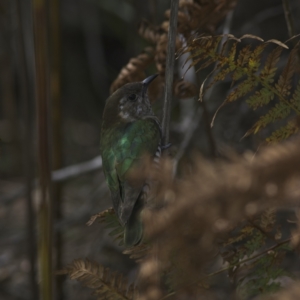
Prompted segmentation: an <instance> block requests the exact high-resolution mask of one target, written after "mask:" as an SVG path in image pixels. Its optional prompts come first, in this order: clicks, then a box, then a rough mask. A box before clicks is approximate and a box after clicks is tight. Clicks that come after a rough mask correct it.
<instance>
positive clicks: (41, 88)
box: [32, 0, 53, 300]
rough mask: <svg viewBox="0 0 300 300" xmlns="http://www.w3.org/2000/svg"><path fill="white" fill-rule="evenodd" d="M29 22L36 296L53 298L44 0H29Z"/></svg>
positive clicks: (46, 36)
mask: <svg viewBox="0 0 300 300" xmlns="http://www.w3.org/2000/svg"><path fill="white" fill-rule="evenodd" d="M32 8H33V21H34V22H33V25H34V40H35V68H36V72H35V75H36V78H35V86H36V112H37V130H38V167H39V168H38V171H39V190H40V191H41V194H40V205H39V208H38V227H39V243H38V255H39V267H40V298H41V299H42V300H52V299H53V270H52V236H53V229H52V203H51V176H50V174H51V173H50V160H51V156H50V151H49V115H50V114H49V61H48V25H49V24H48V22H47V20H48V18H47V17H48V16H47V3H46V0H33V1H32Z"/></svg>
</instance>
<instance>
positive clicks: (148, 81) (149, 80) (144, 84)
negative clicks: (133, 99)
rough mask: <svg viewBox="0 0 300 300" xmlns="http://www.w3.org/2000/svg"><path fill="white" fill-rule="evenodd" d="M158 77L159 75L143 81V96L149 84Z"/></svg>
mask: <svg viewBox="0 0 300 300" xmlns="http://www.w3.org/2000/svg"><path fill="white" fill-rule="evenodd" d="M157 76H158V74H154V75H151V76H149V77H147V78H146V79H144V80H143V81H142V84H143V95H144V94H145V93H146V91H147V89H148V86H149V84H150V83H151V82H152V81H153V80H154V79H155V78H156V77H157Z"/></svg>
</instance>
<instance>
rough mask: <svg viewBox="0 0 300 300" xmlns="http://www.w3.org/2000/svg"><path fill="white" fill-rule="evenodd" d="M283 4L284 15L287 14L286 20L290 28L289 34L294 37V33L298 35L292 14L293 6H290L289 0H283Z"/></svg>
mask: <svg viewBox="0 0 300 300" xmlns="http://www.w3.org/2000/svg"><path fill="white" fill-rule="evenodd" d="M282 5H283V10H284V16H285V21H286V25H287V28H288V32H289V36H290V37H293V36H294V35H296V32H295V26H294V20H293V17H292V14H291V7H290V3H289V0H282Z"/></svg>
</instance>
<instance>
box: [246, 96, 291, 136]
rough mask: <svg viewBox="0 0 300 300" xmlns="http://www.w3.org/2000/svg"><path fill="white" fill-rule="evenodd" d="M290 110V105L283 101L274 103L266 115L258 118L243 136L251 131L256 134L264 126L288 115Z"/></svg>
mask: <svg viewBox="0 0 300 300" xmlns="http://www.w3.org/2000/svg"><path fill="white" fill-rule="evenodd" d="M291 110H292V109H291V107H290V106H288V105H286V103H284V102H279V103H277V104H275V106H274V107H273V108H271V109H270V110H269V112H268V113H267V114H266V115H264V116H261V117H260V118H259V120H258V121H257V122H256V123H255V124H254V125H253V127H252V128H251V129H250V130H249V131H247V133H246V134H245V136H248V135H249V134H251V133H254V134H256V133H257V132H259V131H260V130H261V129H263V128H265V127H266V126H267V125H268V124H270V123H272V122H275V121H277V120H282V119H284V118H286V117H288V116H289V114H290V113H291Z"/></svg>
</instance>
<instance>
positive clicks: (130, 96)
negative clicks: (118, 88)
mask: <svg viewBox="0 0 300 300" xmlns="http://www.w3.org/2000/svg"><path fill="white" fill-rule="evenodd" d="M136 98H137V96H136V94H131V95H129V96H128V100H130V101H134V100H136Z"/></svg>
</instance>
